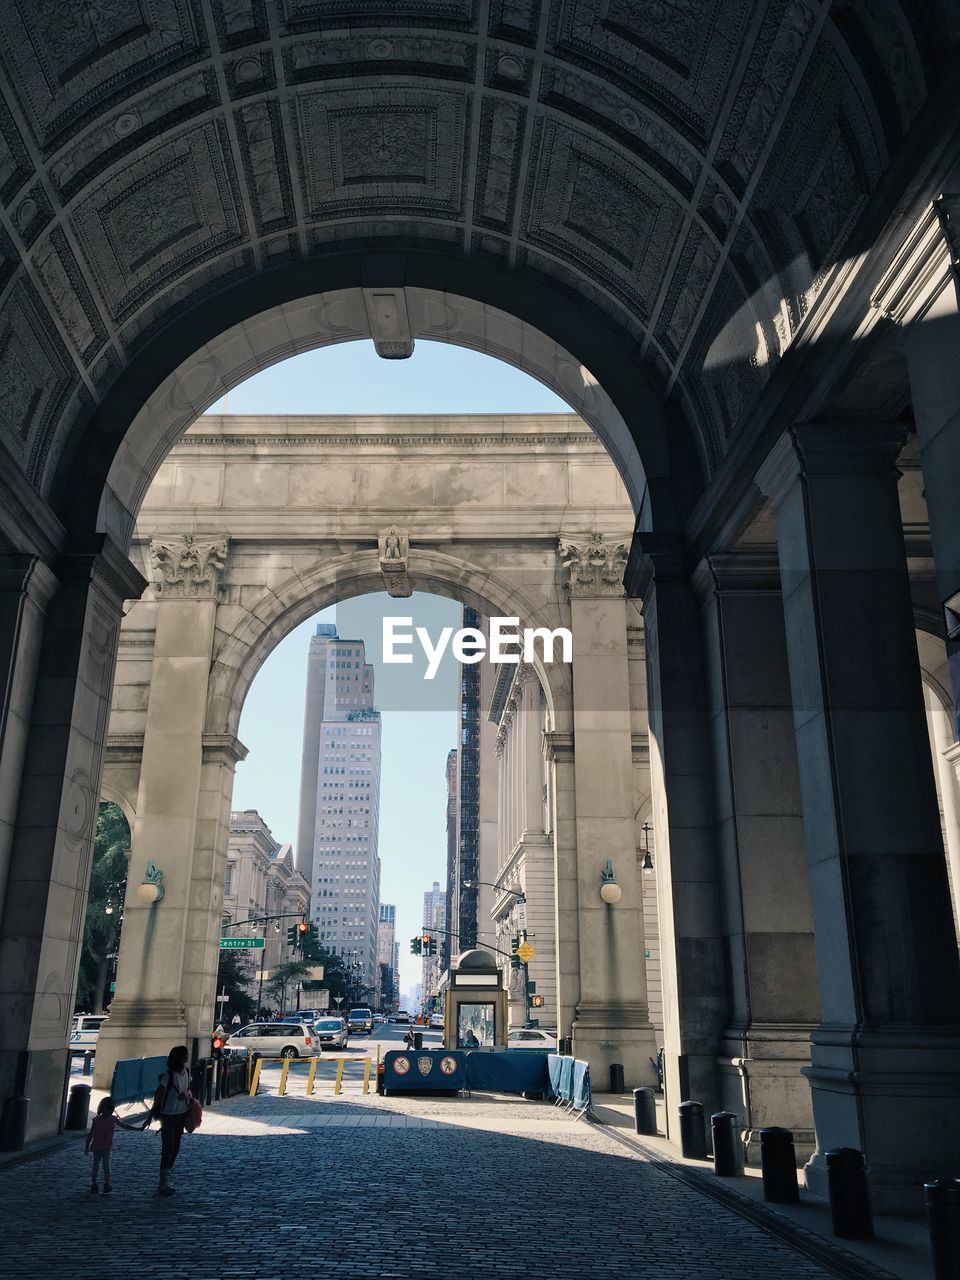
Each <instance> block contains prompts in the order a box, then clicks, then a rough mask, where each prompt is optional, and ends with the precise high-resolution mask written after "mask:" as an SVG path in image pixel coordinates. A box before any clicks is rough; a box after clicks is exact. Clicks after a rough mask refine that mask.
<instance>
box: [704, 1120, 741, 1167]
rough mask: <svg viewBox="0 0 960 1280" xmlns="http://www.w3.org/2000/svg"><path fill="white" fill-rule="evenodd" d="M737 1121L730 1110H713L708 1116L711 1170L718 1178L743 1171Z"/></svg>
mask: <svg viewBox="0 0 960 1280" xmlns="http://www.w3.org/2000/svg"><path fill="white" fill-rule="evenodd" d="M739 1127H740V1126H739V1121H738V1119H737V1117H736V1115H735V1114H734V1113H733V1112H732V1111H715V1112H714V1113H713V1115H712V1116H711V1117H710V1128H711V1130H712V1132H713V1171H714V1173H715V1174H716V1175H717V1177H718V1178H736V1177H737V1176H738V1175H739V1174H741V1173H743V1143H742V1142H741V1141H740V1133H739Z"/></svg>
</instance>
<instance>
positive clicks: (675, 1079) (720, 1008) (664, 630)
mask: <svg viewBox="0 0 960 1280" xmlns="http://www.w3.org/2000/svg"><path fill="white" fill-rule="evenodd" d="M626 580H627V587H628V590H629V592H630V595H631V596H634V597H636V598H638V599H640V600H642V601H643V622H644V635H645V639H646V655H647V689H648V705H649V743H650V783H651V790H652V807H653V828H654V841H653V843H654V848H655V850H656V862H657V885H658V891H659V916H660V962H661V977H662V982H663V1023H664V1025H663V1047H664V1064H665V1070H666V1104H667V1108H666V1116H667V1133H668V1136H669V1137H670V1138H672V1139H674V1140H676V1139H677V1106H678V1104H679V1103H680V1102H682V1101H684V1100H685V1099H688V1098H692V1099H695V1100H696V1101H698V1102H702V1103H703V1104H704V1109H705V1111H706V1112H707V1113H708V1114H709V1113H710V1112H711V1111H716V1110H719V1109H720V1107H721V1105H722V1094H721V1090H720V1082H719V1072H718V1069H717V1063H718V1056H719V1053H720V1044H721V1036H722V1032H723V1029H724V1027H725V1025H726V1021H727V996H726V977H725V974H726V967H727V965H726V959H725V956H724V939H723V922H722V919H721V915H720V902H719V884H718V868H717V855H716V831H715V825H714V813H713V773H712V764H711V756H710V737H709V731H708V726H707V709H706V692H705V687H704V656H703V638H702V633H701V619H700V611H699V608H698V605H697V601H696V598H695V596H694V593H693V591H692V590H691V588H690V585H689V579H688V573H687V569H686V566H685V563H684V559H683V554H682V548H681V546H680V545H679V543H678V542H677V541H675V540H674V539H673V538H671V537H662V536H657V535H653V534H637V535H636V536H635V538H634V543H633V546H632V548H631V553H630V561H629V564H628V567H627V575H626Z"/></svg>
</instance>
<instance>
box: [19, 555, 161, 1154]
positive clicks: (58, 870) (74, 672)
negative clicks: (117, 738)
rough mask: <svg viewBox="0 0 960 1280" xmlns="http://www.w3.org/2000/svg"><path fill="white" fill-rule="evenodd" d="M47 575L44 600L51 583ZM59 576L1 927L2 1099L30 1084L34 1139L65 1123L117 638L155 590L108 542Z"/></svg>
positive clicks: (66, 563) (63, 566) (32, 626)
mask: <svg viewBox="0 0 960 1280" xmlns="http://www.w3.org/2000/svg"><path fill="white" fill-rule="evenodd" d="M40 577H41V578H42V582H41V581H40V580H39V579H38V583H37V587H38V589H39V595H40V597H41V598H42V597H46V596H48V595H49V591H50V588H51V586H52V583H51V581H50V579H49V577H48V576H47V575H46V573H43V572H41V575H40ZM56 577H57V579H58V581H59V587H58V589H57V590H56V592H55V594H53V596H52V598H51V599H50V602H49V605H48V606H47V617H46V623H45V625H44V627H43V639H42V642H41V645H40V657H39V663H38V665H37V668H36V678H35V689H34V696H33V704H32V710H31V712H30V726H29V732H28V734H27V740H26V752H25V755H24V757H23V765H22V770H21V771H20V772H21V777H20V788H19V800H18V803H17V809H16V812H17V819H16V830H15V834H14V839H13V842H12V845H11V848H10V857H9V863H8V872H7V883H6V896H5V900H4V904H3V917H2V924H0V1045H2V1046H3V1048H2V1051H0V1098H5V1097H7V1096H9V1095H10V1094H11V1093H12V1092H13V1091H14V1089H19V1088H23V1087H24V1086H25V1091H26V1093H27V1095H28V1096H29V1098H30V1112H29V1121H28V1127H27V1137H28V1139H32V1138H37V1137H41V1136H44V1135H48V1134H52V1133H56V1132H57V1130H58V1127H59V1123H60V1108H61V1104H62V1101H63V1092H64V1084H65V1072H66V1062H67V1041H68V1038H69V1031H70V1019H71V1017H72V1014H73V1000H74V991H75V989H76V980H77V968H78V965H79V962H80V945H81V942H82V937H83V922H84V915H85V911H86V901H87V890H88V886H89V880H90V861H91V856H92V850H93V835H94V829H95V825H96V817H97V804H98V800H99V794H100V772H101V767H102V762H103V744H104V739H105V737H106V727H107V717H108V714H109V710H110V691H111V687H112V683H113V672H114V664H115V659H116V644H117V633H118V631H119V626H120V617H121V613H122V609H123V602H124V600H126V599H133V598H136V597H137V596H139V595H140V593H141V591H142V590H143V588H144V586H145V583H144V581H143V578H142V577H141V576H140V574H139V573H137V571H136V570H135V569H134V567H133V566H132V565H131V564H130V562H129V561H128V560H127V559H126V557H125V556H123V555H122V554H121V553H120V552H119V551H118V550H117V548H116V547H115V546H114V545H113V543H112V542H110V540H109V539H107V538H103V539H102V541H101V543H100V547H99V550H98V551H96V552H92V553H90V554H84V555H66V556H63V557H61V559H60V560H59V562H58V563H57V565H56ZM27 593H28V594H29V585H28V586H27ZM36 603H37V598H35V600H34V605H36ZM20 626H21V631H20V635H19V642H20V643H21V645H22V646H23V647H22V648H21V651H20V652H21V657H22V659H23V661H24V663H28V662H29V661H30V660H29V658H28V649H27V646H30V648H32V647H33V646H34V645H35V644H36V639H37V636H36V631H37V629H38V626H39V618H38V617H36V616H33V617H30V616H23V617H21V620H20ZM24 627H26V628H27V630H26V631H25V630H24V629H23V628H24ZM28 632H29V634H28ZM22 692H23V691H22V690H21V693H22ZM20 707H21V710H24V709H25V703H24V702H23V700H21V703H20ZM11 745H12V744H11ZM6 782H7V778H6V776H5V777H4V784H5V785H6Z"/></svg>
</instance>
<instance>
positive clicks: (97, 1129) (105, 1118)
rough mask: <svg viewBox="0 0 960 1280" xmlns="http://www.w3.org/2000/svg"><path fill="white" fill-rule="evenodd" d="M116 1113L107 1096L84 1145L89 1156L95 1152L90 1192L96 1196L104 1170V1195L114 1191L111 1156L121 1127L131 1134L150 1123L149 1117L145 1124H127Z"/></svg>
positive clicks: (98, 1108)
mask: <svg viewBox="0 0 960 1280" xmlns="http://www.w3.org/2000/svg"><path fill="white" fill-rule="evenodd" d="M115 1113H116V1104H115V1103H114V1101H113V1099H112V1098H111V1097H110V1096H109V1094H108V1095H107V1097H105V1098H101V1099H100V1105H99V1106H98V1107H97V1114H96V1115H95V1116H94V1117H93V1122H92V1124H91V1125H90V1132H89V1133H88V1134H87V1141H86V1143H85V1145H84V1148H83V1149H84V1151H85V1152H86V1153H87V1155H90V1153H91V1152H93V1171H92V1173H91V1175H90V1190H91V1192H92V1193H93V1194H94V1195H97V1194H98V1192H99V1187H98V1186H97V1174H98V1173H99V1171H100V1170H101V1169H102V1170H103V1194H104V1195H105V1196H106V1195H109V1194H110V1192H111V1191H112V1190H113V1185H112V1183H111V1180H110V1155H111V1153H112V1151H113V1135H114V1133H115V1131H116V1128H117V1126H118V1125H119V1126H120V1128H121V1129H129V1130H131V1132H136V1131H137V1130H139V1131H141V1132H142V1131H143V1130H144V1129H145V1128H146V1127H147V1125H148V1124H149V1123H150V1119H149V1117H147V1119H146V1120H145V1121H144V1123H143V1124H127V1123H126V1121H124V1120H121V1119H120V1117H119V1116H118V1115H116V1114H115Z"/></svg>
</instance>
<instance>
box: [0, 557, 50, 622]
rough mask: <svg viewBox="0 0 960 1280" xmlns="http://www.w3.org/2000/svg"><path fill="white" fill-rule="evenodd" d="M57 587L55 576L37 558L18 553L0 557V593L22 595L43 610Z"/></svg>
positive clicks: (48, 567)
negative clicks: (7, 592)
mask: <svg viewBox="0 0 960 1280" xmlns="http://www.w3.org/2000/svg"><path fill="white" fill-rule="evenodd" d="M59 585H60V584H59V582H58V581H57V577H56V574H55V573H54V572H53V570H52V569H51V568H50V566H49V565H48V564H46V563H45V562H44V561H43V560H41V559H40V557H39V556H31V555H27V554H25V553H20V552H12V553H10V554H9V555H0V591H10V592H14V593H16V594H17V595H24V596H26V597H27V599H28V600H31V601H32V602H33V603H34V604H35V605H38V606H39V607H40V608H41V609H43V608H45V607H46V605H47V604H48V603H49V602H50V600H51V599H52V598H53V595H54V592H55V591H56V589H57V587H58V586H59Z"/></svg>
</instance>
